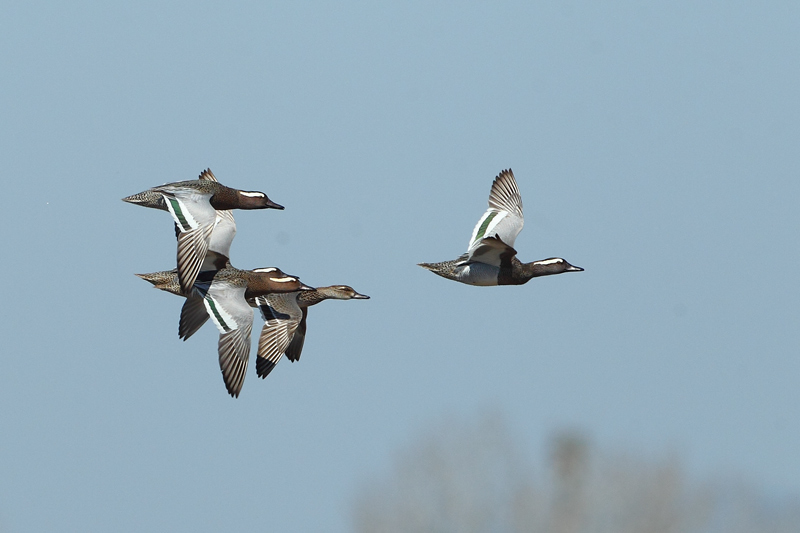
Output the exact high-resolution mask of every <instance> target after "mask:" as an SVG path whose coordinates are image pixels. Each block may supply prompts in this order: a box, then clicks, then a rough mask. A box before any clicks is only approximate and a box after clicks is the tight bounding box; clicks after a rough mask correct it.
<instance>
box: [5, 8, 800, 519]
mask: <svg viewBox="0 0 800 533" xmlns="http://www.w3.org/2000/svg"><path fill="white" fill-rule="evenodd" d="M0 20H1V21H2V27H3V30H2V32H0V72H2V74H1V75H0V79H2V83H0V124H2V128H0V161H1V162H2V169H3V173H4V179H3V186H4V198H5V201H4V202H3V205H4V207H5V209H6V216H5V223H4V224H2V226H1V227H2V229H1V230H0V231H2V234H1V235H0V236H1V237H2V242H3V244H4V248H5V257H6V263H7V268H6V280H5V283H4V296H3V302H4V304H5V313H4V320H3V321H2V326H0V328H2V329H1V330H0V332H2V335H3V338H4V339H5V342H4V348H3V350H2V353H3V359H4V361H5V365H4V369H3V371H2V372H0V406H1V407H0V428H2V431H0V531H12V532H28V531H31V532H32V531H46V530H49V531H112V530H113V531H145V530H162V531H167V530H168V531H219V530H222V529H226V530H240V531H253V530H268V531H331V532H337V533H338V532H344V531H347V530H348V529H349V527H350V516H349V515H350V507H351V503H352V501H353V495H354V492H355V491H356V489H357V488H358V487H359V486H360V484H361V483H362V482H363V481H364V480H365V479H368V478H369V477H370V476H372V475H373V474H374V473H375V472H379V471H382V470H384V469H386V468H388V465H389V464H390V463H391V458H392V454H393V453H394V452H395V450H397V449H398V448H399V447H400V446H402V445H403V444H404V443H406V442H408V439H409V438H410V437H409V436H410V435H412V434H413V433H414V432H415V431H416V430H417V429H418V428H420V427H422V426H424V425H425V424H426V423H428V422H429V421H430V420H432V419H436V417H439V416H441V415H442V413H447V412H453V413H459V414H464V413H469V412H471V411H475V410H481V409H485V408H486V407H487V406H490V408H496V409H499V410H500V411H501V412H503V413H504V414H505V416H506V417H507V420H508V422H509V424H510V425H511V426H512V427H514V428H515V430H517V431H518V432H519V434H520V435H521V438H523V439H525V443H526V445H527V446H528V448H529V449H530V450H532V453H536V452H537V450H540V449H541V448H542V447H543V446H544V444H543V443H544V442H545V439H546V437H547V436H548V435H550V434H551V432H552V431H554V430H556V429H558V428H563V427H570V428H578V429H580V430H582V431H585V432H586V433H587V434H588V435H590V436H591V438H592V439H594V440H595V441H596V442H599V443H600V444H601V445H603V446H607V447H623V448H625V449H629V450H641V451H642V452H643V453H653V454H659V453H677V454H678V455H679V456H680V457H681V458H683V460H684V461H685V463H686V465H687V468H688V469H689V471H690V472H691V473H692V475H695V476H698V477H704V476H710V475H714V474H715V473H717V472H731V471H735V472H738V473H741V474H742V475H744V476H746V477H748V478H750V479H753V480H754V481H755V482H756V483H758V484H759V485H760V486H762V487H765V488H766V489H768V490H770V491H776V492H793V493H797V492H800V454H798V450H800V392H799V391H800V388H799V387H798V379H800V361H799V360H798V352H799V351H800V350H799V348H800V328H798V321H799V320H800V311H799V309H798V302H800V285H799V284H798V283H797V281H796V278H795V277H794V274H795V273H796V272H797V271H798V267H800V247H799V246H798V240H797V235H798V229H800V209H798V200H800V181H799V180H798V174H800V162H799V160H798V157H797V147H798V146H799V145H800V98H798V87H799V86H800V74H799V72H800V71H798V68H797V67H798V63H797V60H798V57H800V33H798V31H797V27H798V23H800V6H799V5H798V4H796V3H793V2H769V3H759V4H758V5H756V4H754V3H752V2H733V3H731V2H725V3H723V2H702V3H698V2H670V3H662V4H661V5H642V3H641V2H633V1H631V2H624V1H615V2H603V3H602V5H598V3H595V2H550V3H534V2H494V3H492V4H491V5H485V4H481V3H468V4H465V3H460V2H448V3H438V4H435V5H434V4H431V3H430V2H405V3H403V4H402V5H397V4H395V5H391V6H387V5H376V4H375V3H374V2H346V3H343V4H342V3H337V4H335V5H334V4H330V3H317V2H306V3H292V4H291V5H289V4H288V3H272V4H267V3H256V2H252V3H225V4H216V3H210V2H207V3H198V2H172V3H167V4H164V3H162V2H137V3H135V4H127V5H119V4H113V5H112V4H109V3H104V2H72V3H61V4H54V3H52V2H23V3H10V2H6V3H5V4H3V5H2V6H0ZM206 167H210V168H211V169H212V170H213V171H214V173H215V174H216V176H217V178H219V180H220V181H221V182H222V183H224V184H227V185H230V186H233V187H237V188H240V189H245V190H261V191H264V192H266V193H267V194H269V196H270V198H272V199H273V200H274V201H276V202H278V203H280V204H283V205H285V206H286V210H285V211H283V212H276V211H251V212H237V213H236V219H237V223H238V234H237V237H236V239H235V241H234V242H233V246H232V260H233V262H234V264H235V265H237V266H238V267H240V268H257V267H265V266H278V267H280V268H282V269H283V270H284V271H286V272H289V273H292V274H296V275H299V276H300V277H301V278H302V280H303V281H304V282H306V283H308V284H311V285H330V284H341V283H346V284H349V285H352V286H353V287H354V288H355V289H356V290H358V291H360V292H363V293H366V294H368V295H370V296H371V297H372V299H370V300H368V301H352V302H335V301H334V302H326V303H323V304H321V305H319V306H317V307H315V308H313V309H311V312H310V316H309V329H308V336H307V339H306V346H305V351H304V353H303V357H302V359H301V360H300V361H299V362H298V363H296V364H290V363H289V362H288V361H282V362H281V363H280V364H279V365H278V367H277V368H276V369H275V370H274V371H273V372H272V374H271V375H270V376H269V377H268V379H266V380H260V379H258V378H257V377H256V375H255V371H254V365H253V364H252V363H251V366H250V369H249V373H248V376H247V379H246V380H245V384H244V389H243V391H242V395H241V397H240V398H239V399H236V400H234V399H232V398H230V397H229V396H228V395H227V393H226V392H225V388H224V386H223V383H222V378H221V376H220V373H219V368H218V362H217V354H216V343H217V338H218V332H217V331H216V329H215V328H214V327H213V326H212V325H210V324H208V325H206V326H205V327H204V328H203V329H202V330H201V331H200V332H199V333H198V334H196V335H195V336H194V337H193V338H191V339H190V340H189V341H187V342H181V341H180V340H179V339H178V337H177V321H178V313H179V310H180V306H181V301H180V299H178V298H176V297H174V296H171V295H169V294H166V293H161V292H159V291H155V290H153V289H152V288H151V287H150V286H149V285H148V284H147V283H145V282H143V281H142V280H140V279H138V278H136V277H135V276H134V275H133V273H134V272H149V271H154V270H162V269H168V268H173V267H174V262H175V239H174V234H173V231H172V223H171V221H170V219H169V216H168V214H166V213H163V212H158V211H155V210H149V209H142V208H139V207H136V206H132V205H129V204H125V203H123V202H121V201H120V198H122V197H123V196H126V195H129V194H132V193H136V192H139V191H141V190H144V189H146V188H148V187H151V186H155V185H159V184H162V183H165V182H171V181H179V180H185V179H194V178H195V177H196V176H197V174H198V173H199V172H200V171H201V170H202V169H204V168H206ZM508 167H511V168H512V169H513V170H514V173H515V175H516V177H517V181H518V184H519V188H520V190H521V192H522V196H523V200H524V205H525V215H526V225H525V229H524V230H523V231H522V233H521V234H520V236H519V238H518V239H517V242H516V249H517V250H518V251H519V257H520V259H522V260H523V261H532V260H536V259H543V258H547V257H552V256H561V257H564V258H566V259H567V260H569V261H570V262H572V263H573V264H576V265H579V266H582V267H584V268H585V269H586V271H585V272H583V273H579V274H565V275H561V276H554V277H550V278H542V279H535V280H533V281H531V282H530V283H528V284H527V285H524V286H521V287H493V288H482V287H470V286H466V285H461V284H457V283H453V282H450V281H447V280H444V279H442V278H440V277H437V276H435V275H433V274H431V273H430V272H427V271H425V270H423V269H421V268H419V267H417V266H416V263H418V262H421V261H429V262H431V261H441V260H446V259H452V258H455V257H456V256H457V255H459V254H460V253H462V252H464V251H465V248H466V244H467V240H468V238H469V235H470V232H471V230H472V227H473V226H474V224H475V222H476V221H477V220H478V218H479V217H480V215H481V213H482V212H483V211H484V210H485V208H486V200H487V197H488V193H489V188H490V185H491V181H492V179H493V178H494V176H495V175H496V174H497V173H498V172H499V171H500V170H501V169H503V168H508ZM259 328H260V324H259V323H258V322H257V323H256V326H255V328H254V329H255V330H256V331H258V329H259ZM254 341H255V339H254Z"/></svg>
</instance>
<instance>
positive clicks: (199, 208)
mask: <svg viewBox="0 0 800 533" xmlns="http://www.w3.org/2000/svg"><path fill="white" fill-rule="evenodd" d="M153 190H155V191H158V192H160V193H161V194H162V195H163V196H164V200H165V202H166V204H167V210H168V211H169V213H170V214H171V215H172V218H173V219H174V220H175V224H176V227H177V230H178V231H179V234H178V279H179V280H180V284H181V290H182V291H183V292H184V294H188V293H189V291H190V290H191V288H192V285H194V282H195V280H196V279H197V273H198V272H200V267H201V266H202V264H203V260H204V259H205V257H206V253H207V252H208V246H209V241H210V239H211V233H212V231H213V230H214V227H215V225H216V224H217V211H216V210H215V209H214V208H213V207H212V206H211V203H210V199H211V196H212V193H211V192H204V191H201V190H198V189H195V188H192V187H188V186H181V185H178V184H168V185H162V186H161V187H155V188H154V189H153ZM234 232H235V225H234ZM232 239H233V237H232V236H231V240H232ZM226 250H227V251H228V252H229V253H230V242H228V243H227V248H226Z"/></svg>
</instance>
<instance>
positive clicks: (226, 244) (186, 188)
mask: <svg viewBox="0 0 800 533" xmlns="http://www.w3.org/2000/svg"><path fill="white" fill-rule="evenodd" d="M122 200H123V201H125V202H129V203H132V204H137V205H141V206H144V207H150V208H153V209H160V210H163V211H168V212H169V213H170V215H172V218H173V219H174V221H175V229H176V233H177V234H178V279H179V282H180V287H181V290H182V292H184V293H187V292H188V291H189V290H191V287H192V285H193V284H194V280H195V279H196V278H197V274H198V273H199V272H200V271H201V270H211V269H218V268H222V267H224V266H225V265H226V262H227V258H228V257H229V256H230V245H231V241H232V240H233V236H234V235H235V234H236V223H235V222H234V221H233V215H232V214H231V213H230V210H231V209H283V206H282V205H279V204H276V203H275V202H273V201H272V200H270V199H269V198H268V197H267V195H266V194H264V193H263V192H258V191H252V192H251V191H240V190H237V189H232V188H230V187H226V186H225V185H222V184H221V183H219V182H218V181H217V179H216V178H215V177H214V174H213V173H212V172H211V170H210V169H208V170H205V171H203V172H202V173H201V174H200V178H199V179H197V180H193V181H179V182H175V183H168V184H166V185H161V186H159V187H153V188H151V189H148V190H146V191H143V192H140V193H138V194H134V195H131V196H128V197H126V198H123V199H122Z"/></svg>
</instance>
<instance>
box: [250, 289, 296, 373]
mask: <svg viewBox="0 0 800 533" xmlns="http://www.w3.org/2000/svg"><path fill="white" fill-rule="evenodd" d="M297 294H298V293H297V292H288V293H280V294H278V293H273V294H267V295H266V296H261V297H258V298H256V304H257V305H258V307H259V309H261V314H262V315H263V317H264V327H263V328H262V329H261V336H260V337H259V339H258V356H257V357H256V372H257V374H258V377H260V378H265V377H267V375H268V374H269V373H270V372H272V369H273V368H275V365H277V364H278V361H280V359H281V357H282V356H283V354H284V352H285V351H286V349H287V347H288V346H289V343H291V341H292V338H293V337H294V334H295V331H296V330H297V326H298V324H300V319H301V318H302V317H303V313H302V311H301V310H300V306H299V305H297Z"/></svg>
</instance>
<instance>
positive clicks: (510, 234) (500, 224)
mask: <svg viewBox="0 0 800 533" xmlns="http://www.w3.org/2000/svg"><path fill="white" fill-rule="evenodd" d="M524 222H525V221H524V218H523V215H522V196H520V194H519V188H518V187H517V182H516V180H515V179H514V173H513V172H512V171H511V169H508V170H504V171H502V172H500V174H499V175H498V176H497V177H496V178H495V179H494V181H493V182H492V190H491V192H490V193H489V209H487V210H486V212H485V213H484V214H483V216H482V217H481V218H480V220H478V223H477V224H476V225H475V229H473V230H472V236H471V237H470V240H469V246H468V248H467V255H468V256H469V260H470V261H478V259H476V258H475V256H476V252H481V253H479V254H478V255H483V254H485V253H486V249H485V246H486V244H487V243H485V242H483V241H484V239H485V238H487V237H488V238H496V239H499V240H500V241H501V242H502V243H504V244H505V245H506V246H507V247H508V250H505V252H506V253H508V251H509V250H513V249H514V248H513V246H514V241H515V240H516V238H517V235H519V232H520V231H522V226H523V225H524ZM489 246H494V244H493V243H489ZM514 253H516V252H514ZM512 255H513V254H512ZM480 261H481V262H484V263H485V262H486V261H485V260H484V259H480ZM493 264H494V263H493ZM497 265H498V266H499V263H497Z"/></svg>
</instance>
